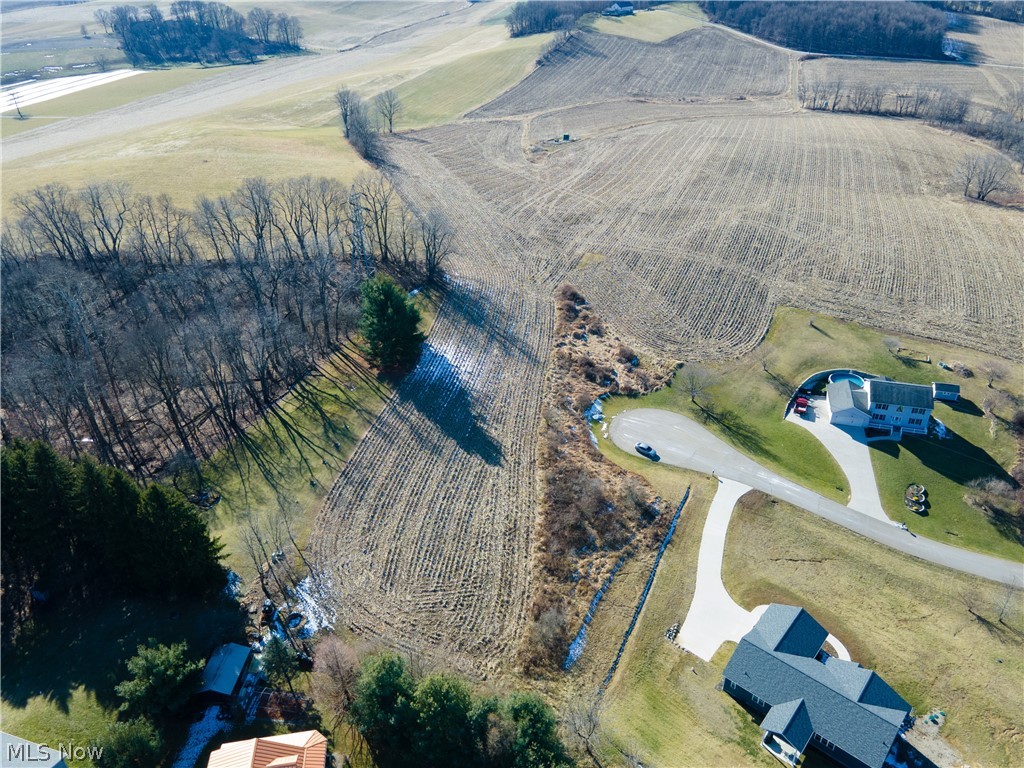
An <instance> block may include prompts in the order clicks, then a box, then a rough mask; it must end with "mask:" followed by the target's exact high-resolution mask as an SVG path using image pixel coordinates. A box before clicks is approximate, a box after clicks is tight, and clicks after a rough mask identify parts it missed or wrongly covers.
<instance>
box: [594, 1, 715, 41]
mask: <svg viewBox="0 0 1024 768" xmlns="http://www.w3.org/2000/svg"><path fill="white" fill-rule="evenodd" d="M706 21H707V17H706V16H705V15H704V12H703V11H701V10H700V8H698V7H697V6H696V5H695V4H693V3H671V4H668V5H663V6H659V7H657V8H654V9H652V10H649V11H638V12H637V13H636V14H634V15H633V16H623V17H620V18H611V17H609V16H599V17H597V18H596V19H595V20H594V21H593V22H592V23H591V24H590V25H589V26H590V28H591V29H593V30H594V31H595V32H603V33H604V34H606V35H619V36H621V37H632V38H634V39H636V40H642V41H643V42H645V43H660V42H663V41H665V40H668V39H669V38H671V37H675V36H676V35H678V34H681V33H683V32H685V31H686V30H688V29H694V28H695V27H699V26H700V25H701V24H703V23H704V22H706Z"/></svg>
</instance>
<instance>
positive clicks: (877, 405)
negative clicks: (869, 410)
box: [875, 403, 889, 411]
mask: <svg viewBox="0 0 1024 768" xmlns="http://www.w3.org/2000/svg"><path fill="white" fill-rule="evenodd" d="M875 408H877V409H878V410H880V411H888V410H889V404H888V403H875Z"/></svg>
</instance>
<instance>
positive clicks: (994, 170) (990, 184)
mask: <svg viewBox="0 0 1024 768" xmlns="http://www.w3.org/2000/svg"><path fill="white" fill-rule="evenodd" d="M1012 174H1013V168H1011V167H1010V163H1009V162H1007V160H1006V159H1005V158H1003V157H1001V156H1000V155H985V156H984V157H983V158H982V159H981V160H980V161H979V162H978V172H977V175H976V176H975V179H974V190H975V191H974V196H975V197H976V198H977V199H978V200H982V201H984V200H987V199H988V196H989V195H991V194H992V193H993V192H1007V191H1009V190H1010V189H1012V186H1011V184H1010V178H1011V176H1012Z"/></svg>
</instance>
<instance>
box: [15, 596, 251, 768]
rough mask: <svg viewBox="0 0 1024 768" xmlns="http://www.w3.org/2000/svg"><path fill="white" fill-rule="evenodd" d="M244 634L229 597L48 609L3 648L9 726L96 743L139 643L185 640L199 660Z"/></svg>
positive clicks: (27, 733)
mask: <svg viewBox="0 0 1024 768" xmlns="http://www.w3.org/2000/svg"><path fill="white" fill-rule="evenodd" d="M241 636H242V617H241V614H240V613H239V611H238V608H237V605H236V604H235V603H233V602H231V601H227V600H223V601H215V602H213V603H212V604H207V605H204V604H198V603H191V602H177V603H154V602H148V601H119V602H115V603H113V604H110V605H107V606H104V607H103V608H100V609H91V610H88V611H78V610H69V609H63V610H62V611H61V612H59V613H50V614H45V613H44V614H43V616H42V617H41V619H40V620H39V621H38V623H37V625H36V626H35V627H33V628H32V629H30V630H28V634H27V635H26V636H24V637H22V638H20V639H19V642H18V644H17V645H16V646H15V647H13V648H10V649H8V648H5V649H4V668H3V695H2V700H0V716H2V719H3V725H4V730H5V731H8V732H12V733H16V734H17V735H18V736H21V737H22V738H25V739H29V740H31V741H36V742H40V743H47V744H50V745H56V744H58V743H65V744H67V743H70V742H74V743H75V744H76V745H79V746H89V745H95V744H96V743H97V742H98V741H99V740H100V739H101V738H102V737H103V734H104V733H105V731H106V728H107V727H108V726H109V725H110V723H112V722H114V720H116V718H117V711H116V708H117V705H118V701H117V699H116V696H115V694H114V686H115V685H116V684H117V683H118V682H120V681H121V680H122V679H123V678H124V677H125V676H126V670H125V667H124V664H125V662H126V661H127V660H128V659H129V658H131V657H132V656H134V655H135V652H136V648H137V646H138V645H140V644H143V643H145V642H146V641H147V640H148V639H149V638H151V637H152V638H155V639H156V640H157V641H158V642H164V643H172V642H178V641H180V640H182V639H185V640H186V641H187V642H188V643H189V647H190V649H191V651H192V653H193V654H194V655H195V656H196V657H199V656H205V655H208V654H209V653H210V652H211V651H212V650H213V649H214V648H215V647H216V646H217V645H219V644H220V643H222V642H225V641H227V640H238V639H240V638H241ZM182 736H183V734H182ZM169 746H170V747H171V748H172V749H175V748H176V745H175V744H170V745H169ZM72 765H80V766H91V765H92V763H91V762H90V761H88V760H86V761H80V762H74V761H72Z"/></svg>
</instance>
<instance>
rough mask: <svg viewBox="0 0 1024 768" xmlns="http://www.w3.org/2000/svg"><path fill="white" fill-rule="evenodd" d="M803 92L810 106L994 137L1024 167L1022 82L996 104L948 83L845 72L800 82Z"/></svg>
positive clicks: (804, 101)
mask: <svg viewBox="0 0 1024 768" xmlns="http://www.w3.org/2000/svg"><path fill="white" fill-rule="evenodd" d="M799 95H800V100H801V103H802V104H803V106H804V107H805V108H807V109H814V110H822V111H829V112H855V113H858V114H866V115H888V116H894V117H911V118H920V119H922V120H927V121H929V122H931V123H933V124H934V125H937V126H940V127H943V128H948V129H952V130H957V131H960V132H962V133H966V134H969V135H971V136H976V137H979V138H982V139H985V140H986V141H990V142H992V143H993V144H994V145H995V146H996V147H998V148H999V149H1000V150H1002V151H1003V152H1005V153H1006V154H1007V155H1009V156H1010V157H1011V158H1012V159H1013V160H1014V161H1015V162H1018V163H1020V164H1021V167H1022V168H1024V86H1014V87H1012V88H1010V89H1009V90H1008V91H1007V92H1006V93H1005V94H1003V96H1002V97H1001V98H1000V102H999V106H998V107H992V106H987V105H980V104H975V103H973V102H972V101H971V99H970V97H969V96H967V95H965V94H963V93H959V92H957V91H954V90H952V89H949V88H932V87H929V86H927V85H922V84H920V83H917V84H904V85H887V84H882V83H865V82H857V83H847V82H845V81H844V80H843V79H842V78H831V79H826V78H810V79H808V80H807V81H806V82H803V83H801V85H800V93H799Z"/></svg>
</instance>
